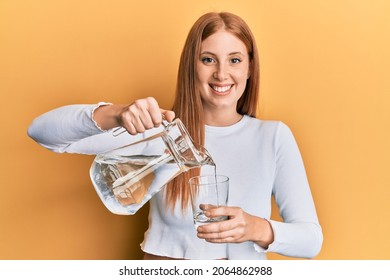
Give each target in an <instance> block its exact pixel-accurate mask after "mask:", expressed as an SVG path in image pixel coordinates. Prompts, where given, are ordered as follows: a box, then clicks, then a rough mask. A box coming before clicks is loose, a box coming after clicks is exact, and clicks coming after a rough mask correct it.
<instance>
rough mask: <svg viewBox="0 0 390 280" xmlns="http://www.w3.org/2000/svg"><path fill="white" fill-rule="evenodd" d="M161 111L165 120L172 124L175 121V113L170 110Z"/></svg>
mask: <svg viewBox="0 0 390 280" xmlns="http://www.w3.org/2000/svg"><path fill="white" fill-rule="evenodd" d="M160 111H161V114H162V115H164V117H165V119H166V120H167V121H168V122H171V121H173V120H174V119H175V112H173V111H170V110H164V109H160Z"/></svg>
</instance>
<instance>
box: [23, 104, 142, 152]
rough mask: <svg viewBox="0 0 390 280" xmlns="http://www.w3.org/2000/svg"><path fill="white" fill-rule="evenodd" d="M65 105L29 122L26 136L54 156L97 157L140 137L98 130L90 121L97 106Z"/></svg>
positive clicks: (92, 121) (140, 135) (93, 122)
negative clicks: (54, 154) (59, 154)
mask: <svg viewBox="0 0 390 280" xmlns="http://www.w3.org/2000/svg"><path fill="white" fill-rule="evenodd" d="M106 104H108V103H104V102H101V103H99V104H88V105H67V106H63V107H59V108H56V109H54V110H51V111H49V112H46V113H44V114H42V115H40V116H39V117H37V118H36V119H34V121H33V122H32V123H31V125H30V126H29V128H28V132H27V133H28V135H29V136H30V137H31V138H32V139H34V140H35V141H36V142H37V143H39V144H40V145H42V146H43V147H45V148H47V149H49V150H51V151H53V152H56V153H78V154H98V153H101V152H105V151H109V150H112V149H114V148H117V147H121V146H123V145H125V144H128V143H129V141H135V140H137V139H139V138H140V137H143V135H142V134H139V135H137V136H131V135H130V134H128V133H123V134H121V135H120V136H117V137H114V136H113V135H112V133H111V132H110V131H108V132H105V131H102V130H101V129H100V128H99V127H98V126H97V124H96V123H95V121H94V120H93V112H94V110H95V109H96V108H98V107H99V106H101V105H106Z"/></svg>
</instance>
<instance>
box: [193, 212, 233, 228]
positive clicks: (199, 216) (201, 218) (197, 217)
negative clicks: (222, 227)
mask: <svg viewBox="0 0 390 280" xmlns="http://www.w3.org/2000/svg"><path fill="white" fill-rule="evenodd" d="M227 219H228V216H219V217H215V218H209V217H207V216H206V215H205V214H204V212H203V211H199V212H197V213H195V214H194V224H195V228H197V227H198V226H201V225H206V224H208V223H214V222H221V221H225V220H227Z"/></svg>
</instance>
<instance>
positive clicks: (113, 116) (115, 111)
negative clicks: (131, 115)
mask: <svg viewBox="0 0 390 280" xmlns="http://www.w3.org/2000/svg"><path fill="white" fill-rule="evenodd" d="M123 107H124V105H117V104H111V103H103V104H101V103H99V107H97V108H96V109H95V110H94V112H93V114H92V118H93V121H94V122H95V123H96V125H97V126H98V127H99V128H101V129H102V130H109V129H112V128H115V127H118V126H120V123H119V119H120V117H119V116H120V114H121V112H122V110H123Z"/></svg>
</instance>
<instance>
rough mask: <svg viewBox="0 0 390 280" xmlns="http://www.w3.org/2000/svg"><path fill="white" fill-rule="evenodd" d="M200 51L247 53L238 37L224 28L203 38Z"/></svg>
mask: <svg viewBox="0 0 390 280" xmlns="http://www.w3.org/2000/svg"><path fill="white" fill-rule="evenodd" d="M201 52H212V53H233V52H241V53H248V50H247V48H246V46H245V44H244V43H243V42H242V41H241V40H240V39H239V38H238V37H236V36H235V35H233V34H232V33H230V32H227V31H225V30H220V31H217V32H216V33H214V34H212V35H210V36H209V37H207V38H206V39H205V40H203V42H202V45H201Z"/></svg>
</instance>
